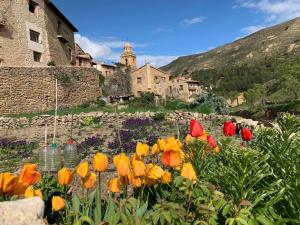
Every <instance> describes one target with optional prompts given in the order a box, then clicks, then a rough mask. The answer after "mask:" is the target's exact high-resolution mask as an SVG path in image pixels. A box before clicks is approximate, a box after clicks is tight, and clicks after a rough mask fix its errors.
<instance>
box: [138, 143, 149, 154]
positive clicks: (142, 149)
mask: <svg viewBox="0 0 300 225" xmlns="http://www.w3.org/2000/svg"><path fill="white" fill-rule="evenodd" d="M136 154H137V155H138V156H139V157H143V156H148V154H149V146H148V145H147V144H143V143H141V142H138V143H137V145H136Z"/></svg>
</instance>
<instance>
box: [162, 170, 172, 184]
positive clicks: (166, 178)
mask: <svg viewBox="0 0 300 225" xmlns="http://www.w3.org/2000/svg"><path fill="white" fill-rule="evenodd" d="M161 180H162V183H164V184H168V183H170V182H171V181H172V174H171V173H170V172H167V171H165V172H164V174H163V176H162V178H161Z"/></svg>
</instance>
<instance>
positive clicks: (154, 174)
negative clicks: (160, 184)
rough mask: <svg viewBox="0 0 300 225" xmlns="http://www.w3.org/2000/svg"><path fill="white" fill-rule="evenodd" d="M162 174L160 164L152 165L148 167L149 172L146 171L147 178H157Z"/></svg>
mask: <svg viewBox="0 0 300 225" xmlns="http://www.w3.org/2000/svg"><path fill="white" fill-rule="evenodd" d="M163 175H164V171H163V169H162V168H161V167H160V166H157V165H154V166H152V167H151V168H150V170H149V172H148V173H147V178H149V179H153V180H158V179H160V178H161V177H162V176H163Z"/></svg>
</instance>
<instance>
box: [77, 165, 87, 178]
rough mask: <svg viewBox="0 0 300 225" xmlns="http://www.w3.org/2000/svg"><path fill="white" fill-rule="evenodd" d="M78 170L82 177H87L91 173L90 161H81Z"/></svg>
mask: <svg viewBox="0 0 300 225" xmlns="http://www.w3.org/2000/svg"><path fill="white" fill-rule="evenodd" d="M76 172H77V174H78V175H79V176H80V177H81V178H85V177H86V176H87V175H88V174H89V163H88V162H81V163H79V165H78V166H77V169H76Z"/></svg>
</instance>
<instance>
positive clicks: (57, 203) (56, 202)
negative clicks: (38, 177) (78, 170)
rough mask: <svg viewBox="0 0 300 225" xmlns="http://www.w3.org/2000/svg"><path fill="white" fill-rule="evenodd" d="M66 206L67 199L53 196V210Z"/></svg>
mask: <svg viewBox="0 0 300 225" xmlns="http://www.w3.org/2000/svg"><path fill="white" fill-rule="evenodd" d="M64 207H65V200H64V199H63V198H62V197H60V196H53V197H52V210H53V211H59V210H61V209H63V208H64Z"/></svg>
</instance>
